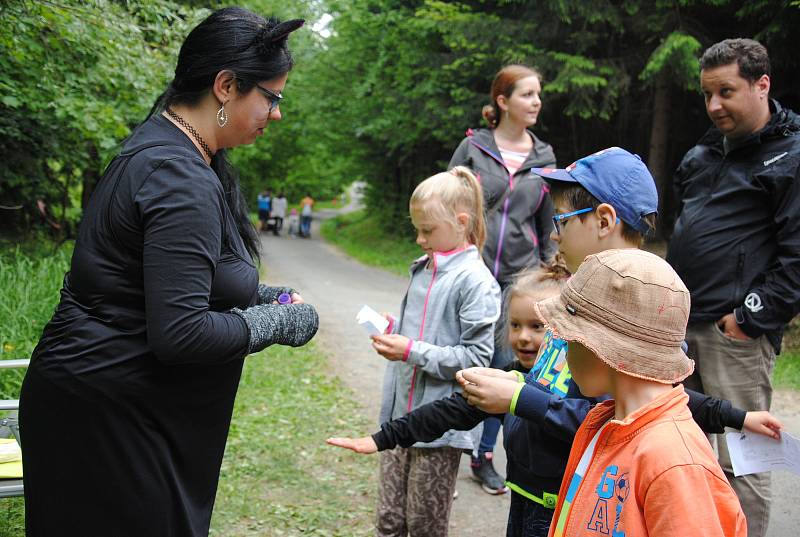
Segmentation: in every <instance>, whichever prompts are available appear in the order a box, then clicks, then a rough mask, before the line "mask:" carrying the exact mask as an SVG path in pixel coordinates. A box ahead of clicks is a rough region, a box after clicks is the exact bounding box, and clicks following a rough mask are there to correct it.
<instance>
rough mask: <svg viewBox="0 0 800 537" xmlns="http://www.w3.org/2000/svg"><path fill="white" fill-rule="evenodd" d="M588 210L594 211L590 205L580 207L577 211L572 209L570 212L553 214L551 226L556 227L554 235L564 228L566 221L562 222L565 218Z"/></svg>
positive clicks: (559, 233)
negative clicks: (583, 207) (584, 207)
mask: <svg viewBox="0 0 800 537" xmlns="http://www.w3.org/2000/svg"><path fill="white" fill-rule="evenodd" d="M589 211H594V209H592V208H591V207H588V208H586V209H581V210H579V211H572V212H571V213H564V214H555V215H553V226H554V227H555V228H556V235H561V231H562V230H563V229H564V226H565V225H566V223H563V224H562V222H563V221H564V220H566V219H567V218H571V217H573V216H578V215H579V214H583V213H588V212H589Z"/></svg>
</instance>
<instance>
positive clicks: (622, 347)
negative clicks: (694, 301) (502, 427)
mask: <svg viewBox="0 0 800 537" xmlns="http://www.w3.org/2000/svg"><path fill="white" fill-rule="evenodd" d="M534 308H535V309H536V310H537V312H538V313H539V315H540V316H541V317H542V318H543V319H545V320H547V322H548V324H549V326H550V327H552V328H553V330H554V335H555V336H556V337H558V338H560V339H563V340H565V341H568V342H570V343H572V342H578V343H580V344H581V345H583V346H584V347H586V348H587V349H589V350H591V351H592V353H593V354H594V355H595V356H597V357H598V358H599V359H600V360H602V361H603V362H604V363H605V364H606V365H608V366H609V367H611V368H612V369H614V370H616V371H618V372H621V373H625V374H626V375H629V376H632V377H637V378H640V379H643V380H650V381H654V382H658V383H662V384H668V385H670V386H671V385H672V384H675V383H677V382H680V381H682V380H683V379H685V378H686V377H688V376H689V375H690V374H691V373H692V371H693V369H694V362H693V361H692V360H691V359H689V357H687V356H686V353H684V351H683V349H682V348H681V344H682V343H683V339H684V336H685V335H686V323H687V321H688V318H689V309H690V302H689V291H688V290H687V289H686V286H685V285H684V284H683V282H682V281H681V279H680V278H679V277H678V275H677V274H676V273H675V271H674V270H672V267H670V266H669V264H668V263H667V262H666V261H664V260H663V259H661V258H660V257H658V256H655V255H653V254H651V253H648V252H645V251H642V250H632V249H631V250H607V251H605V252H601V253H599V254H595V255H591V256H588V257H587V258H586V259H585V260H584V262H583V264H582V265H581V268H580V269H579V270H578V272H577V273H576V274H575V275H574V276H573V277H572V278H571V279H570V280H569V282H567V285H566V286H564V289H563V291H562V292H561V295H560V296H558V297H554V298H552V299H550V300H547V301H544V302H539V303H538V304H535V305H534ZM567 360H568V361H569V356H568V358H567ZM572 371H573V378H575V380H576V382H578V385H579V386H581V391H582V392H583V394H584V395H590V396H591V395H593V394H589V393H587V392H586V390H585V389H583V385H582V384H581V382H580V380H579V379H578V378H576V377H577V371H575V370H574V369H572ZM603 393H610V392H608V391H601V392H599V393H598V394H596V395H602V394H603Z"/></svg>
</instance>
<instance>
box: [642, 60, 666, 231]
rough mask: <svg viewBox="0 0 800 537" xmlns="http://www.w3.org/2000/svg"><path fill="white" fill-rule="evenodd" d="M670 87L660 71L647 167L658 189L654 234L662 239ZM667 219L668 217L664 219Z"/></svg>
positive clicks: (664, 75)
mask: <svg viewBox="0 0 800 537" xmlns="http://www.w3.org/2000/svg"><path fill="white" fill-rule="evenodd" d="M669 90H670V87H669V80H668V78H667V73H666V72H665V71H662V72H661V74H660V75H659V76H658V78H657V79H656V85H655V95H654V98H653V125H652V127H651V129H650V153H649V158H648V159H647V160H648V167H649V168H650V173H652V174H653V178H654V179H655V180H656V188H657V189H658V215H659V219H658V220H659V224H658V227H657V232H656V236H657V237H658V238H659V239H663V238H664V237H665V236H666V233H665V232H666V230H665V229H664V225H663V224H662V222H664V221H665V219H666V216H667V215H666V211H667V210H668V209H669V207H670V205H671V204H670V200H669V196H670V194H671V188H670V185H671V179H672V174H671V173H670V171H669V170H668V169H667V146H668V144H669V112H670V109H669V107H670V91H669ZM666 220H668V219H666Z"/></svg>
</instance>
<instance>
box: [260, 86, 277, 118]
mask: <svg viewBox="0 0 800 537" xmlns="http://www.w3.org/2000/svg"><path fill="white" fill-rule="evenodd" d="M255 87H256V89H257V90H258V91H259V92H261V95H263V96H264V97H265V98H266V99H267V101H269V113H270V114H271V113H272V111H273V110H275V109H276V108H278V105H279V104H281V100H283V95H281V94H280V93H275V92H274V91H272V90H268V89H267V88H262V87H261V86H259V85H258V84H256V85H255Z"/></svg>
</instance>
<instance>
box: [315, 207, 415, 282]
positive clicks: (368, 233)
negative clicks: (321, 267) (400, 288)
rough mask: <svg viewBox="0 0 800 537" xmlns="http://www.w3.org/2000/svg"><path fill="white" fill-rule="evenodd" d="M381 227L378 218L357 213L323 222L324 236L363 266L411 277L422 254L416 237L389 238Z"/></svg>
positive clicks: (360, 212) (362, 212)
mask: <svg viewBox="0 0 800 537" xmlns="http://www.w3.org/2000/svg"><path fill="white" fill-rule="evenodd" d="M380 224H381V223H380V222H379V221H378V217H376V216H370V215H368V214H367V212H366V211H364V210H361V211H356V212H352V213H349V214H344V215H340V216H337V217H336V218H332V219H330V220H326V221H325V222H323V223H322V236H323V237H324V238H325V240H327V241H328V242H331V243H333V244H335V245H336V246H338V247H339V248H341V249H342V250H343V251H344V252H345V253H346V254H347V255H349V256H351V257H354V258H356V259H358V260H359V261H361V262H362V263H365V264H367V265H371V266H374V267H380V268H384V269H387V270H389V271H391V272H394V273H395V274H399V275H401V276H407V275H408V267H409V265H411V262H412V261H413V260H414V259H416V258H418V257H419V256H421V255H422V253H423V252H422V250H420V247H419V246H417V244H416V243H415V242H414V237H413V236H412V235H410V234H409V236H408V238H407V239H403V238H400V237H396V236H393V235H387V234H385V233H383V232H382V231H381V230H382V229H383V228H382V227H381V225H380Z"/></svg>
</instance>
